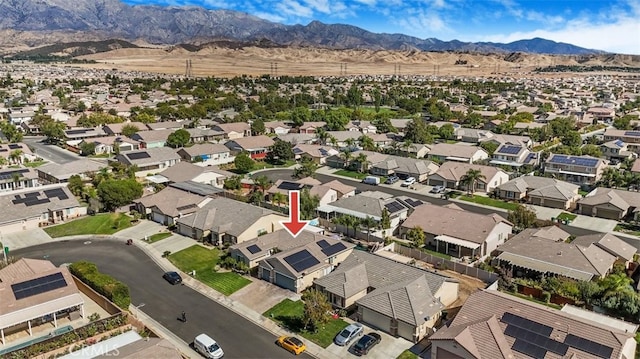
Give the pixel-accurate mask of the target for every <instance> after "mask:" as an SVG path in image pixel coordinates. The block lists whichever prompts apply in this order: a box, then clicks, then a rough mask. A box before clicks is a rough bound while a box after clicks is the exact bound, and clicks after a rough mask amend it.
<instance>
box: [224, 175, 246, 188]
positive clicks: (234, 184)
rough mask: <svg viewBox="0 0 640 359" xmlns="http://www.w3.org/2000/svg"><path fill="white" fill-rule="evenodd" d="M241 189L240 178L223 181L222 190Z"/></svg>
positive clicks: (233, 177)
mask: <svg viewBox="0 0 640 359" xmlns="http://www.w3.org/2000/svg"><path fill="white" fill-rule="evenodd" d="M241 187H242V177H241V176H232V177H229V178H227V179H225V180H224V185H223V188H224V189H228V190H238V189H240V188H241Z"/></svg>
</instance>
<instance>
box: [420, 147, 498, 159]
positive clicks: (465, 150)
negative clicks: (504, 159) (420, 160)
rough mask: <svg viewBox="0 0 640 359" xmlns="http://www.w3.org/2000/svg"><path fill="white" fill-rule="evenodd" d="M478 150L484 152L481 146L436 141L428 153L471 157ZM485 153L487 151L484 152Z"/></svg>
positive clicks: (431, 154)
mask: <svg viewBox="0 0 640 359" xmlns="http://www.w3.org/2000/svg"><path fill="white" fill-rule="evenodd" d="M478 151H482V152H485V151H484V150H483V149H482V148H480V147H478V146H467V145H460V144H451V143H436V144H435V145H433V146H432V147H431V151H429V155H430V156H442V157H462V158H471V157H473V156H474V155H475V154H476V153H477V152H478ZM485 154H487V153H486V152H485ZM487 156H488V154H487Z"/></svg>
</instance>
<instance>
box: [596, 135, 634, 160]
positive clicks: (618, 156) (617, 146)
mask: <svg viewBox="0 0 640 359" xmlns="http://www.w3.org/2000/svg"><path fill="white" fill-rule="evenodd" d="M600 151H601V152H602V157H604V158H605V159H607V160H608V161H610V162H611V163H612V164H617V163H621V162H623V161H624V160H627V159H635V158H637V157H638V154H637V153H635V152H633V151H629V145H628V144H626V143H625V142H623V141H622V140H612V141H608V142H605V143H603V144H601V145H600Z"/></svg>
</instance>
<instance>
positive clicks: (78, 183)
mask: <svg viewBox="0 0 640 359" xmlns="http://www.w3.org/2000/svg"><path fill="white" fill-rule="evenodd" d="M68 187H69V191H71V193H73V194H74V195H75V196H78V197H79V196H81V195H82V192H83V191H84V182H82V178H80V176H79V175H73V176H71V177H69V186H68Z"/></svg>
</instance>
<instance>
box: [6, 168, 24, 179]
mask: <svg viewBox="0 0 640 359" xmlns="http://www.w3.org/2000/svg"><path fill="white" fill-rule="evenodd" d="M27 172H29V170H28V169H26V168H21V169H17V170H12V171H7V172H2V173H0V180H8V179H12V178H13V175H14V174H19V175H20V174H22V173H27ZM21 177H22V176H21Z"/></svg>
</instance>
